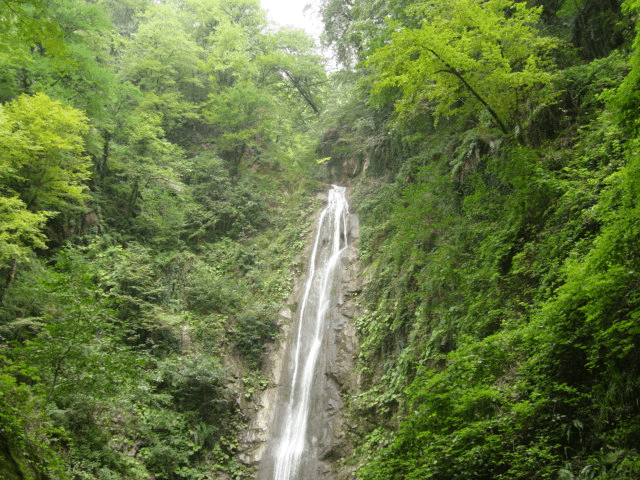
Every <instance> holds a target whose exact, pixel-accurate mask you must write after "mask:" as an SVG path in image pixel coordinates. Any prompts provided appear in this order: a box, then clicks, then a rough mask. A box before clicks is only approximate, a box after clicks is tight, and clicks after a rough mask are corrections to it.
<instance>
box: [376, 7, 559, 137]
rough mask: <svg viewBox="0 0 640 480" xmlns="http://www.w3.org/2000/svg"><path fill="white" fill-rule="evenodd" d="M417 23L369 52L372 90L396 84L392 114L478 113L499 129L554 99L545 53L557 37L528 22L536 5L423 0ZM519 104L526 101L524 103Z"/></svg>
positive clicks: (475, 116) (517, 123)
mask: <svg viewBox="0 0 640 480" xmlns="http://www.w3.org/2000/svg"><path fill="white" fill-rule="evenodd" d="M412 11H413V12H415V14H417V15H419V16H421V17H422V18H423V23H422V26H421V28H419V29H411V28H401V29H399V30H398V31H397V32H396V33H395V34H394V35H393V36H392V38H391V42H390V43H389V44H388V45H387V46H385V47H384V48H381V49H380V50H378V51H377V52H376V53H374V54H373V55H372V57H371V58H370V60H369V62H368V65H369V66H371V67H373V68H374V69H375V70H376V71H377V73H376V75H377V76H376V82H375V84H374V87H373V93H374V95H381V94H382V93H383V92H385V91H386V90H387V89H395V88H397V89H398V90H399V91H400V99H399V100H398V101H397V102H396V110H397V112H398V114H399V115H400V116H401V117H402V116H406V117H411V116H413V115H415V114H416V113H419V112H421V111H424V110H428V111H432V112H433V113H434V114H435V116H436V117H441V116H450V115H462V116H464V117H470V118H472V119H474V121H476V122H482V120H483V116H484V117H485V118H486V119H487V120H489V121H490V122H491V123H493V124H494V126H496V127H498V128H499V129H500V130H501V131H502V133H503V134H509V133H511V132H512V129H513V128H514V127H515V126H520V125H522V124H526V115H527V113H528V112H527V111H526V110H527V109H532V108H535V107H536V106H539V105H541V104H546V103H549V102H551V101H552V100H553V92H552V91H549V90H548V89H547V88H546V87H547V85H548V84H549V82H550V81H551V79H552V75H551V73H550V72H549V71H548V70H549V68H548V67H549V62H548V60H547V56H548V53H549V51H550V50H551V49H552V48H553V47H554V46H555V44H556V42H555V41H554V40H552V39H549V38H544V37H541V36H540V35H539V34H538V32H537V30H536V29H535V28H534V27H533V25H535V23H536V22H537V20H538V17H539V14H540V9H530V8H527V7H526V5H525V3H519V2H512V1H509V0H491V1H488V2H478V1H477V0H447V1H446V2H438V3H431V2H424V3H421V4H418V5H416V6H415V7H414V8H413V9H412ZM525 107H526V108H525Z"/></svg>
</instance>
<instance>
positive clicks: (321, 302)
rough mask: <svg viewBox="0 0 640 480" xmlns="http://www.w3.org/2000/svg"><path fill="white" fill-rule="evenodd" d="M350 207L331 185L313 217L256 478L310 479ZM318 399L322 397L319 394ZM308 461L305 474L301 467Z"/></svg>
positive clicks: (314, 461) (276, 479) (343, 196)
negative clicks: (328, 329)
mask: <svg viewBox="0 0 640 480" xmlns="http://www.w3.org/2000/svg"><path fill="white" fill-rule="evenodd" d="M348 217H349V208H348V204H347V200H346V197H345V188H344V187H338V186H333V187H332V188H331V190H330V191H329V195H328V201H327V205H326V207H325V209H324V210H323V211H322V213H321V215H320V219H319V221H318V230H317V233H316V237H315V241H314V244H313V249H312V252H311V258H310V260H309V267H308V276H307V280H306V283H305V286H304V290H303V293H302V298H301V300H300V302H299V308H298V311H299V316H298V319H297V320H298V323H297V328H296V329H295V336H294V337H293V339H292V342H293V343H292V345H291V348H290V355H289V364H288V365H287V372H286V374H285V375H283V385H281V387H280V391H279V394H278V397H279V398H278V402H277V405H278V407H277V408H278V410H279V412H278V413H277V414H276V415H275V423H274V425H273V426H272V432H271V434H272V437H271V446H270V451H271V452H272V453H271V455H272V462H270V463H269V465H268V467H266V468H265V467H263V468H262V472H261V473H262V475H261V476H259V477H258V478H264V479H265V480H266V479H269V480H298V479H300V480H302V479H303V478H304V480H312V479H313V478H314V477H313V476H312V475H314V474H313V473H308V472H312V471H313V468H314V465H316V462H317V459H314V458H313V456H314V454H315V455H317V453H314V451H313V449H314V443H315V442H316V439H315V437H313V436H312V435H310V434H309V428H308V427H309V423H310V422H313V418H311V417H312V416H313V415H312V414H313V410H314V408H315V409H316V410H317V409H318V407H314V405H313V404H314V399H315V398H316V397H315V396H314V383H315V382H314V377H316V379H317V376H318V375H319V374H318V372H317V371H316V370H317V369H316V365H317V363H318V358H319V356H321V355H322V345H323V336H324V331H325V326H326V321H327V317H328V315H329V312H330V311H331V307H332V306H333V305H335V304H336V303H337V302H338V299H337V298H336V295H337V294H336V291H337V290H338V289H337V288H336V286H335V282H336V281H339V270H340V269H339V267H338V266H339V264H340V258H341V256H342V253H343V252H344V251H345V250H346V248H347V240H348V234H347V231H348ZM320 398H321V397H320ZM303 464H307V473H306V474H305V473H304V472H303V468H302V467H303Z"/></svg>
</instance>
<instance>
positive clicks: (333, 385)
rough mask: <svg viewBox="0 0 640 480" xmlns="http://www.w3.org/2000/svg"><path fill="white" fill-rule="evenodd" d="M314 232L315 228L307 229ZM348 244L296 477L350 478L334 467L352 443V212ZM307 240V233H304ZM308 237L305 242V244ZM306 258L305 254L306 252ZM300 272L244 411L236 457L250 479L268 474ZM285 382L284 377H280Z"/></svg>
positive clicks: (356, 268) (355, 289)
mask: <svg viewBox="0 0 640 480" xmlns="http://www.w3.org/2000/svg"><path fill="white" fill-rule="evenodd" d="M313 230H315V229H313ZM347 233H348V245H349V247H348V248H347V249H346V251H345V252H343V254H342V257H341V259H340V262H341V268H340V275H339V279H338V283H337V288H336V289H337V290H338V291H337V292H335V297H336V299H337V300H336V301H335V302H334V303H335V305H334V306H332V307H331V308H332V311H331V312H330V313H329V314H328V315H327V319H326V321H325V325H324V328H325V333H324V337H323V345H322V353H321V354H320V356H319V359H318V364H317V367H316V371H315V378H314V386H313V396H314V399H313V407H312V409H311V417H310V418H312V420H310V421H309V425H308V438H309V439H310V440H309V443H310V444H311V448H312V450H313V454H314V455H315V456H317V459H318V460H317V462H315V463H312V464H311V465H307V466H306V467H305V470H304V472H301V474H302V476H301V478H305V480H342V479H346V478H351V471H350V470H349V469H348V468H342V469H341V468H340V462H339V461H340V459H342V458H344V457H346V456H348V455H349V454H350V453H351V451H352V446H351V444H350V442H349V441H348V437H347V436H346V435H345V431H346V430H347V425H346V423H345V419H344V415H343V413H344V395H345V394H349V393H354V392H356V391H357V379H356V377H355V374H354V371H353V370H354V364H355V357H356V355H357V348H358V341H357V334H356V328H355V325H354V324H353V319H354V318H355V317H357V316H358V314H359V310H358V304H357V296H358V294H359V293H360V291H361V289H362V268H361V265H360V261H359V259H358V257H359V256H358V239H359V235H360V228H359V222H358V218H357V216H356V215H354V214H351V215H350V216H349V220H348V225H347ZM310 238H313V233H312V234H310ZM311 243H312V240H309V244H311ZM306 258H307V259H308V258H309V252H307V257H306ZM305 280H306V278H305V276H302V277H301V278H298V279H297V280H296V284H295V287H294V291H293V292H292V295H291V296H290V297H289V301H288V305H287V307H285V308H283V309H282V310H281V311H280V315H279V319H278V324H279V327H280V342H278V343H276V344H274V345H272V346H271V351H270V352H269V353H268V360H267V362H266V365H267V367H266V369H265V372H264V375H265V376H266V377H267V379H268V380H269V387H267V388H266V389H265V390H264V391H263V392H261V395H260V396H259V398H258V400H257V402H256V408H254V409H252V410H251V411H247V414H248V415H251V416H252V420H251V421H250V423H249V427H248V429H247V430H246V431H245V433H244V438H242V439H241V441H242V443H243V447H242V452H241V455H240V460H241V461H242V462H244V463H246V464H251V465H254V466H255V467H256V470H257V472H258V474H257V476H256V478H258V479H262V478H266V477H268V475H265V474H264V473H262V474H261V471H262V472H264V471H265V470H268V469H269V465H268V464H269V462H272V461H273V460H272V459H271V458H270V457H271V456H272V455H271V453H270V452H268V441H269V438H270V432H271V430H272V429H273V428H274V423H275V422H278V421H279V420H278V419H277V418H276V417H277V415H276V412H277V410H278V408H277V407H278V404H277V402H279V400H278V399H279V396H278V395H279V387H280V386H281V384H282V383H283V375H285V376H286V365H285V362H287V361H288V359H289V358H290V355H291V349H292V343H293V342H294V341H295V338H294V337H295V331H296V326H297V322H298V321H299V319H298V316H297V315H296V309H297V305H298V302H299V300H300V297H301V294H302V291H303V289H304V285H305ZM285 381H286V380H285Z"/></svg>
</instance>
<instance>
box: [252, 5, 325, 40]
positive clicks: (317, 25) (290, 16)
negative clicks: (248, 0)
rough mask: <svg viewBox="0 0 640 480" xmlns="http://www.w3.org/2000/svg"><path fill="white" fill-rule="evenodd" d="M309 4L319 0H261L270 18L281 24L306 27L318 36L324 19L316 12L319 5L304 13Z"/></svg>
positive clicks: (309, 31)
mask: <svg viewBox="0 0 640 480" xmlns="http://www.w3.org/2000/svg"><path fill="white" fill-rule="evenodd" d="M307 4H312V5H316V4H317V0H297V1H296V0H260V5H261V6H262V8H263V9H265V10H266V11H267V17H268V18H269V20H271V21H273V22H275V23H277V24H279V25H281V26H285V25H292V26H294V27H298V28H304V29H305V30H306V31H307V32H308V33H310V34H312V35H313V36H314V37H316V38H318V36H319V35H320V32H321V30H322V21H321V20H320V19H319V18H317V14H315V13H314V12H315V11H316V10H317V7H314V6H312V8H310V9H309V10H307V12H306V13H303V10H304V7H305V5H307Z"/></svg>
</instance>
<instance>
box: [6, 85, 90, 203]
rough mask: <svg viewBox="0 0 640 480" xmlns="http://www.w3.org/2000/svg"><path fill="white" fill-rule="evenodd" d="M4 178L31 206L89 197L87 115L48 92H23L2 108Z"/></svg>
mask: <svg viewBox="0 0 640 480" xmlns="http://www.w3.org/2000/svg"><path fill="white" fill-rule="evenodd" d="M0 122H1V124H2V130H3V135H2V137H1V140H0V142H1V143H0V146H1V147H2V149H3V157H4V158H3V163H4V164H5V165H6V166H7V170H4V172H3V174H2V180H3V182H4V183H5V185H8V188H9V189H10V191H12V192H15V193H17V194H18V195H19V196H20V197H21V199H22V200H23V202H24V203H25V204H26V205H27V208H29V209H30V210H32V211H33V210H42V209H60V208H63V207H65V206H66V205H67V204H68V202H69V201H75V202H78V201H81V200H83V199H84V198H86V194H85V192H84V185H83V182H84V181H85V180H86V179H87V178H88V177H89V167H90V163H89V159H88V158H87V157H85V156H84V155H83V153H84V145H83V135H84V134H86V133H87V131H88V128H89V127H88V125H87V118H86V116H85V115H84V114H83V113H82V112H81V111H79V110H76V109H74V108H71V107H65V106H63V105H62V104H61V103H60V102H56V101H54V100H51V99H50V98H49V97H48V96H47V95H45V94H36V95H33V96H27V95H22V96H20V97H19V98H17V99H16V100H14V101H13V102H11V103H9V104H7V105H5V106H4V107H2V109H1V110H0Z"/></svg>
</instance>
